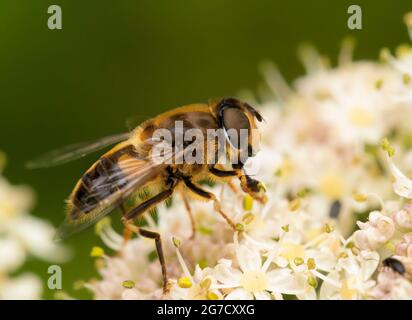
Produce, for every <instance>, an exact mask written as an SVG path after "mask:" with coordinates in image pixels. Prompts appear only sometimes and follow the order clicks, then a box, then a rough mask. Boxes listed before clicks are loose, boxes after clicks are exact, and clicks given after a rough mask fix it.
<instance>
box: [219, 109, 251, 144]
mask: <svg viewBox="0 0 412 320" xmlns="http://www.w3.org/2000/svg"><path fill="white" fill-rule="evenodd" d="M223 126H224V128H225V130H226V133H227V135H228V138H229V140H230V143H231V144H232V145H233V146H234V147H237V148H238V149H240V147H241V146H242V145H243V143H245V142H242V141H240V139H241V138H246V139H247V137H248V134H247V133H248V131H249V130H250V123H249V119H248V117H247V116H246V115H245V113H244V112H243V111H242V110H241V109H238V108H235V107H233V108H230V107H229V108H227V109H225V110H223ZM242 129H243V130H247V131H246V132H243V133H242V134H241V130H242ZM243 130H242V131H243ZM245 133H246V134H245ZM246 143H247V142H246ZM246 145H247V144H246Z"/></svg>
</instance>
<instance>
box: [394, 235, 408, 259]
mask: <svg viewBox="0 0 412 320" xmlns="http://www.w3.org/2000/svg"><path fill="white" fill-rule="evenodd" d="M395 253H396V254H397V255H399V256H404V257H408V258H412V237H411V236H408V235H404V236H403V238H402V241H401V242H399V243H398V244H397V245H396V247H395Z"/></svg>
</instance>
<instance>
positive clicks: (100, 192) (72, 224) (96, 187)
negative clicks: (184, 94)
mask: <svg viewBox="0 0 412 320" xmlns="http://www.w3.org/2000/svg"><path fill="white" fill-rule="evenodd" d="M183 154H184V151H182V152H180V153H178V154H176V153H174V152H169V153H167V154H166V155H163V157H162V161H160V160H159V159H158V158H156V157H153V156H149V157H146V158H141V159H138V158H134V157H125V158H124V159H121V160H119V161H118V162H117V163H116V167H115V168H113V169H111V170H108V171H107V174H106V175H104V176H100V177H99V178H98V179H97V180H96V183H95V184H93V185H92V186H90V188H89V190H88V192H87V195H86V196H84V197H82V199H81V200H80V201H78V203H77V206H76V207H74V206H73V205H72V204H70V205H69V207H68V214H67V216H66V219H65V221H64V222H63V224H62V225H61V226H60V228H59V229H58V231H57V234H56V237H55V238H56V239H65V238H67V237H69V236H71V235H73V234H75V233H77V232H79V231H81V230H83V229H86V228H87V227H89V226H91V225H93V224H94V223H95V222H97V221H99V220H100V219H102V218H103V217H104V216H106V215H107V214H109V213H110V212H112V211H113V210H114V209H116V208H117V207H118V206H119V205H120V204H121V203H122V202H123V201H124V200H125V199H127V197H129V196H130V195H131V194H132V193H134V192H135V191H136V190H138V189H139V188H140V187H142V186H144V185H145V184H146V183H147V182H148V181H151V180H153V179H155V178H156V177H157V176H158V175H159V174H160V173H162V172H163V170H164V169H165V168H166V167H167V166H168V163H169V161H171V159H176V160H179V159H178V158H179V157H181V156H182V155H183ZM96 199H97V200H98V201H97V200H96ZM72 200H73V199H72ZM71 202H73V201H71ZM90 203H92V204H93V203H95V204H96V205H95V206H94V207H93V208H92V209H91V210H90V211H87V213H86V212H85V210H82V208H89V209H90V207H88V206H89V205H90ZM78 207H80V208H78ZM73 213H74V214H73Z"/></svg>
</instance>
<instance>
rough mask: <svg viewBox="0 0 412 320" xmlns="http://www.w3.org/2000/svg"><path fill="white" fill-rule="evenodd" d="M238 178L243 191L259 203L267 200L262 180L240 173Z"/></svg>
mask: <svg viewBox="0 0 412 320" xmlns="http://www.w3.org/2000/svg"><path fill="white" fill-rule="evenodd" d="M239 180H240V186H241V188H242V190H243V191H244V192H246V193H248V194H250V195H251V196H252V197H253V198H254V199H256V200H258V201H259V202H261V203H266V202H267V196H266V195H265V194H264V193H265V191H266V189H265V186H264V185H263V183H262V182H260V181H258V180H255V179H253V178H251V177H250V176H248V175H245V174H242V175H240V176H239Z"/></svg>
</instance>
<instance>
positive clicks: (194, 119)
mask: <svg viewBox="0 0 412 320" xmlns="http://www.w3.org/2000/svg"><path fill="white" fill-rule="evenodd" d="M262 120H263V119H262V116H261V115H260V114H259V113H258V112H257V111H256V110H255V109H254V108H253V107H251V106H250V105H249V104H247V103H245V102H241V101H239V100H237V99H235V98H224V99H222V100H220V101H217V102H212V103H209V104H191V105H186V106H182V107H179V108H176V109H172V110H170V111H168V112H165V113H162V114H160V115H158V116H156V117H154V118H152V119H149V120H146V121H145V122H143V123H142V124H141V125H139V126H138V127H137V128H135V129H134V130H133V131H131V132H130V133H127V134H120V135H115V136H110V137H107V138H103V139H101V140H99V141H97V142H93V143H89V144H85V145H73V146H69V147H66V148H64V149H62V150H60V151H59V150H58V151H52V152H51V153H49V154H46V155H45V156H43V157H41V158H38V159H37V160H34V161H32V162H30V163H28V166H29V167H32V168H33V167H47V166H53V165H58V164H61V163H65V162H67V161H70V160H73V159H77V158H80V157H82V156H84V155H86V154H87V153H89V152H92V151H97V150H99V149H102V148H103V147H105V146H108V145H110V144H114V143H118V144H117V145H116V146H115V147H113V149H111V150H110V151H108V152H107V153H105V154H104V155H103V156H101V157H100V159H99V160H97V162H95V163H94V164H93V165H92V166H91V167H90V168H89V169H88V170H87V171H86V173H85V174H84V175H83V177H82V178H81V179H80V180H79V181H78V183H77V184H76V186H75V187H74V190H73V191H72V193H71V195H70V197H69V199H68V200H67V214H66V219H65V221H64V223H63V224H62V226H61V227H60V228H59V229H58V232H57V237H58V238H66V237H68V236H70V235H72V234H73V233H76V232H78V231H80V230H83V229H85V228H86V227H88V226H91V225H92V224H94V223H95V222H97V221H98V220H99V219H101V218H103V217H104V216H105V215H107V214H109V213H110V212H112V211H113V210H114V209H117V208H120V209H121V210H122V212H123V217H122V222H123V223H124V225H125V230H128V231H129V235H128V237H130V232H136V233H137V234H139V235H141V236H143V237H148V238H152V239H154V240H155V243H156V249H157V253H158V257H159V260H160V264H161V267H162V275H163V289H164V290H165V291H166V290H167V283H168V279H167V272H166V264H165V260H164V256H163V251H162V243H161V237H160V234H158V233H156V232H153V231H149V230H146V229H144V228H140V227H137V226H136V225H134V224H133V220H134V219H135V218H137V217H140V216H142V215H143V214H144V213H145V212H147V211H149V210H151V209H153V208H154V207H155V206H156V205H158V204H159V203H161V202H163V201H165V200H167V199H168V198H169V197H171V196H172V194H173V193H174V191H176V190H179V191H180V192H181V194H182V198H183V200H184V203H185V206H186V208H187V209H188V213H189V215H190V218H191V221H192V227H193V230H195V228H194V225H193V224H194V222H193V221H194V220H193V217H192V216H191V212H190V206H189V202H188V200H187V197H186V196H192V197H195V198H198V199H203V200H209V201H213V202H214V208H215V210H216V211H217V212H218V213H219V214H220V215H221V216H222V217H223V218H224V219H225V220H226V221H227V222H228V223H229V225H230V226H231V227H232V228H233V229H236V227H237V226H236V223H235V222H234V221H232V219H231V218H230V217H229V216H228V215H227V214H225V212H223V210H222V208H221V205H220V203H219V201H218V200H217V198H216V196H215V195H214V194H213V193H211V192H209V191H207V190H205V189H203V188H202V187H201V186H199V184H198V181H200V180H204V179H205V178H210V179H212V180H216V181H218V182H219V181H222V182H229V181H230V180H231V179H232V178H238V179H239V181H240V186H241V189H242V190H243V191H244V192H246V193H248V194H250V195H251V196H252V197H253V198H255V199H257V200H258V201H260V202H263V203H264V202H265V201H266V196H265V190H264V187H263V185H262V184H261V183H260V182H259V181H257V180H255V179H253V178H252V177H250V176H249V175H247V174H246V173H245V170H244V163H245V161H244V160H245V159H243V161H238V162H237V163H229V168H228V166H222V165H220V164H213V163H211V162H210V161H208V157H209V155H210V154H215V153H216V151H217V150H215V149H216V148H217V144H216V143H212V144H210V143H205V142H204V140H203V142H201V143H197V147H198V149H200V150H201V151H203V155H202V157H203V159H204V160H205V161H204V162H203V163H188V162H187V161H185V160H184V158H183V157H182V155H184V154H185V153H186V151H187V150H189V149H190V148H191V152H192V151H193V145H192V143H191V142H190V141H189V142H184V143H183V148H181V150H180V151H176V148H174V149H173V148H172V149H171V150H172V151H170V152H166V154H165V153H163V157H164V158H166V159H171V158H175V159H176V158H178V159H180V160H182V159H183V161H180V162H179V163H178V161H175V162H168V161H163V162H158V161H155V159H154V157H153V150H154V147H155V146H157V145H159V143H160V142H159V140H156V139H154V138H153V137H154V133H155V132H156V130H159V129H166V130H168V131H170V132H174V133H176V122H178V121H180V123H181V124H183V132H181V133H180V134H184V133H185V132H187V131H188V130H189V129H197V130H200V132H201V133H202V134H203V135H204V136H206V135H207V130H209V129H214V130H217V129H221V130H223V131H224V132H225V134H226V135H225V144H226V146H227V147H228V149H227V150H230V152H232V153H236V152H240V151H241V148H240V146H239V145H236V144H233V141H231V136H230V135H228V134H227V132H229V131H230V130H232V131H233V130H234V131H235V132H239V131H241V130H246V131H247V135H246V140H247V141H246V142H247V144H246V149H247V152H246V158H247V157H251V156H253V155H254V154H255V153H256V150H257V146H256V144H257V143H258V137H256V134H257V133H256V129H257V122H261V121H262ZM206 140H207V139H206ZM176 142H177V138H176V135H175V136H174V137H173V138H172V141H171V142H170V143H171V145H172V147H175V144H176ZM243 149H244V148H243ZM206 151H207V152H206ZM243 151H244V150H243ZM228 154H229V152H228V153H227V154H226V156H228ZM142 190H149V192H144V195H145V196H144V197H143V199H141V201H140V203H138V204H137V205H135V206H134V207H133V208H127V206H126V203H127V200H128V199H130V198H131V197H134V196H136V195H137V194H141V191H142Z"/></svg>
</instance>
